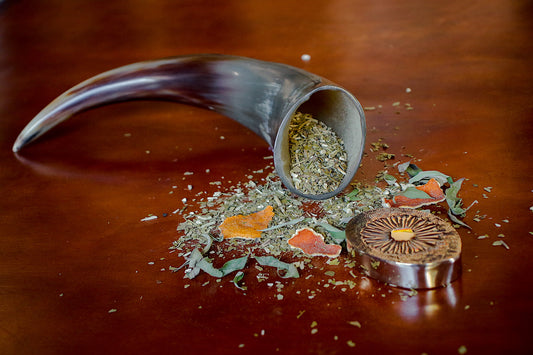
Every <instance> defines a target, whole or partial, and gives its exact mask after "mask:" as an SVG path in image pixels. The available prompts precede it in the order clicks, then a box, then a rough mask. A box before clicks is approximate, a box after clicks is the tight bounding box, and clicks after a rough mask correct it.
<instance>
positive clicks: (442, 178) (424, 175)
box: [409, 170, 449, 185]
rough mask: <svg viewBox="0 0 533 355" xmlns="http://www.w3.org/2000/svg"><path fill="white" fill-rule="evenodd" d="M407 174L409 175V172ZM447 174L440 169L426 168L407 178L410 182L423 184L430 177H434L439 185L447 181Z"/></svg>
mask: <svg viewBox="0 0 533 355" xmlns="http://www.w3.org/2000/svg"><path fill="white" fill-rule="evenodd" d="M409 176H411V175H410V174H409ZM448 178H449V176H448V175H446V174H443V173H441V172H440V171H436V170H428V171H420V172H419V173H417V174H416V175H414V176H413V177H411V178H410V179H409V183H410V184H414V185H423V184H425V183H426V182H428V181H429V180H430V179H435V180H437V181H438V183H439V184H440V185H443V184H445V183H447V182H448Z"/></svg>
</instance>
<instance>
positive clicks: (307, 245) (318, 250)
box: [288, 228, 342, 258]
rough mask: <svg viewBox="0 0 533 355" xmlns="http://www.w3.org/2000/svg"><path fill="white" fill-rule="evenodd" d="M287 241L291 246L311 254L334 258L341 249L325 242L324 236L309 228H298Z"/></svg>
mask: <svg viewBox="0 0 533 355" xmlns="http://www.w3.org/2000/svg"><path fill="white" fill-rule="evenodd" d="M288 243H289V245H290V246H291V247H293V248H297V249H300V250H301V251H303V252H304V253H306V254H308V255H311V256H327V257H330V258H336V257H338V256H339V255H340V253H341V250H342V247H341V246H340V245H336V244H326V243H325V242H324V236H323V235H322V234H320V233H317V232H315V231H314V230H312V229H311V228H302V229H298V230H297V231H296V233H294V234H293V236H292V237H291V238H290V239H289V240H288Z"/></svg>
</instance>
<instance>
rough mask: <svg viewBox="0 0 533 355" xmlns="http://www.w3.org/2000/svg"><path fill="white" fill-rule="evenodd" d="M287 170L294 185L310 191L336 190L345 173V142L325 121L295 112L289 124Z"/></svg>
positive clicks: (307, 192) (315, 192)
mask: <svg viewBox="0 0 533 355" xmlns="http://www.w3.org/2000/svg"><path fill="white" fill-rule="evenodd" d="M289 153H290V162H291V168H290V174H291V178H292V182H293V184H294V187H296V189H298V190H300V191H302V192H304V193H306V194H311V195H320V194H324V193H328V192H331V191H333V190H335V189H336V188H337V187H338V186H339V184H340V183H341V181H342V179H343V178H344V176H345V175H346V167H347V158H346V150H345V148H344V142H343V141H342V139H341V138H340V137H339V136H337V134H336V133H335V132H334V131H333V130H332V129H331V128H330V127H328V126H327V125H326V124H324V123H323V122H320V121H318V120H316V119H315V118H313V117H312V116H311V115H310V114H303V113H301V112H297V113H295V114H294V115H293V117H292V120H291V123H290V126H289Z"/></svg>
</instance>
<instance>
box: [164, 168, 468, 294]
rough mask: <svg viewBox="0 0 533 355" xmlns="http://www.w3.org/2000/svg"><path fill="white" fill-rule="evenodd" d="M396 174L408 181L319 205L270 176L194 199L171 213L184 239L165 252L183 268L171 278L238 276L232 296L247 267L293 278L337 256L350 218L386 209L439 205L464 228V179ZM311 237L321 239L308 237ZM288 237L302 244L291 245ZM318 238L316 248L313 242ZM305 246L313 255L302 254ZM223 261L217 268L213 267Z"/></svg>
mask: <svg viewBox="0 0 533 355" xmlns="http://www.w3.org/2000/svg"><path fill="white" fill-rule="evenodd" d="M398 172H399V173H400V175H401V176H403V177H405V176H406V174H407V176H408V178H409V179H408V181H405V182H399V181H398V179H397V178H396V177H394V176H392V175H389V174H388V173H384V174H381V175H382V180H384V181H386V183H387V184H386V185H387V186H385V187H383V188H381V187H379V186H378V185H377V184H376V185H367V186H363V185H361V184H353V185H352V191H351V192H350V193H347V194H341V195H337V196H335V197H333V198H330V199H327V200H321V201H311V200H308V199H305V198H303V197H300V196H297V195H294V194H292V193H290V192H289V190H288V189H286V188H285V187H284V186H283V185H282V183H281V181H280V179H279V177H278V176H277V175H276V174H274V173H271V174H269V175H268V176H266V177H265V178H263V179H261V181H257V180H256V181H253V180H249V181H247V182H245V183H241V184H238V185H237V186H233V187H231V188H229V189H228V190H226V191H216V192H215V193H213V194H212V195H211V196H208V197H203V196H204V195H205V194H203V193H202V192H200V193H198V197H199V200H198V201H195V202H194V204H193V205H185V206H184V207H183V208H182V209H180V210H179V211H176V213H179V214H181V216H182V217H183V218H184V222H182V223H181V224H179V226H178V227H177V230H178V231H179V232H180V234H183V235H182V236H181V238H180V239H179V240H177V241H175V242H174V243H173V246H172V247H171V249H172V250H173V251H177V252H178V256H180V257H183V258H184V259H185V261H184V263H183V264H182V265H181V266H180V267H173V268H171V270H172V271H178V270H181V269H184V270H185V277H186V278H191V279H192V278H194V277H196V276H197V275H199V274H200V273H201V272H202V271H203V272H206V273H208V274H210V275H211V276H214V277H218V278H221V277H223V276H226V275H228V274H230V273H233V272H235V271H237V273H236V275H235V276H234V279H233V282H234V283H235V285H236V286H237V287H239V288H240V286H239V281H240V280H241V279H242V278H243V277H244V274H243V270H244V269H245V268H246V267H248V266H250V265H251V263H255V264H256V265H255V267H256V268H261V269H262V268H264V267H275V268H276V269H277V275H278V276H280V277H284V278H287V277H299V273H298V269H302V270H303V269H305V267H306V265H308V266H310V265H311V261H312V260H311V258H312V256H313V255H321V256H328V257H331V258H335V257H336V256H338V255H339V253H340V250H341V248H344V244H345V240H346V236H345V232H344V229H345V227H346V224H347V223H348V222H349V221H350V220H351V219H352V218H353V217H354V216H355V215H357V214H359V213H362V212H365V211H368V210H372V209H376V208H381V207H387V206H390V205H393V204H394V205H395V206H396V207H405V206H408V207H414V208H416V207H420V206H426V205H429V204H433V205H434V204H438V203H440V202H443V201H446V203H447V205H448V207H449V209H448V215H449V217H450V219H451V220H452V221H453V222H455V223H456V224H458V225H457V227H458V226H459V225H462V226H466V225H465V224H464V223H463V222H462V221H461V220H460V219H459V218H461V217H464V215H465V213H466V211H467V210H468V208H464V207H463V206H462V200H461V199H460V198H458V197H457V192H458V191H459V188H460V186H461V183H462V181H463V179H460V180H457V181H453V180H452V179H451V177H449V176H447V175H445V174H442V173H440V172H438V171H422V170H421V169H419V168H418V167H417V166H416V165H414V164H411V163H410V162H407V163H404V164H400V165H398ZM214 185H216V184H214ZM189 208H190V210H189ZM191 210H192V211H191ZM228 226H229V228H227V227H228ZM466 227H468V226H466ZM302 231H304V232H305V231H307V235H306V236H304V235H303V234H302ZM315 232H316V234H320V235H313V234H315ZM295 236H298V238H299V239H302V240H300V241H298V242H296V239H293V238H294V237H295ZM311 237H313V238H311ZM322 237H324V238H323V242H322V241H320V243H318V244H320V245H318V244H317V243H316V241H317V240H319V239H322ZM291 239H292V240H291ZM311 239H313V240H311ZM295 242H296V243H295ZM310 244H317V245H318V248H319V249H308V248H307V246H306V245H310ZM228 259H229V260H228ZM222 261H225V263H224V264H223V265H222V266H221V267H218V268H217V267H215V266H214V265H220V264H221V262H222ZM345 263H348V264H349V265H345V266H346V267H349V268H350V269H352V268H353V267H354V266H355V265H354V264H353V261H352V260H349V259H347V260H346V261H345ZM260 281H261V280H260Z"/></svg>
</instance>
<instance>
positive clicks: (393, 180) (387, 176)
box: [383, 174, 396, 186]
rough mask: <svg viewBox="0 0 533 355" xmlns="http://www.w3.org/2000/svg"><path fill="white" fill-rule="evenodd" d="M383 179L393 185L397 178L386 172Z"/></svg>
mask: <svg viewBox="0 0 533 355" xmlns="http://www.w3.org/2000/svg"><path fill="white" fill-rule="evenodd" d="M383 180H385V182H386V183H387V184H388V185H389V186H391V185H394V184H395V183H396V178H395V177H394V176H392V175H389V174H385V175H383Z"/></svg>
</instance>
